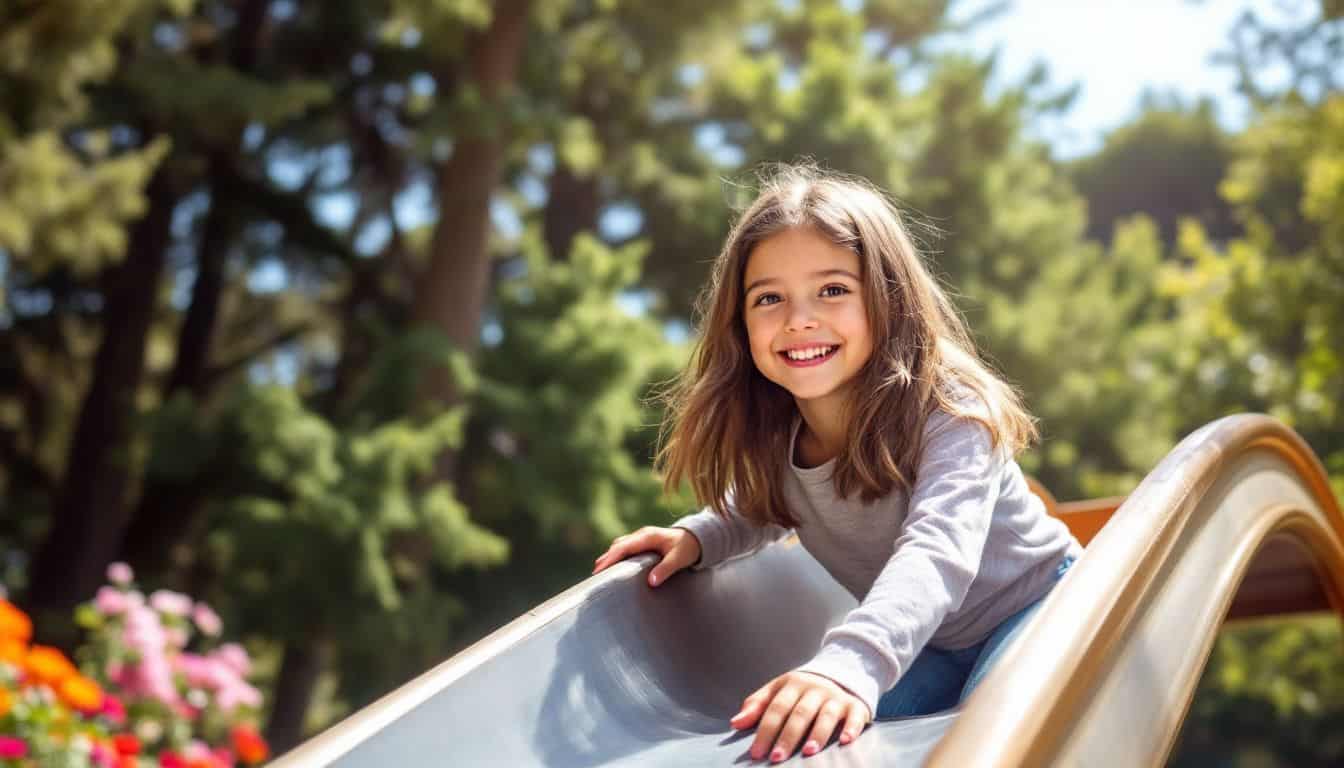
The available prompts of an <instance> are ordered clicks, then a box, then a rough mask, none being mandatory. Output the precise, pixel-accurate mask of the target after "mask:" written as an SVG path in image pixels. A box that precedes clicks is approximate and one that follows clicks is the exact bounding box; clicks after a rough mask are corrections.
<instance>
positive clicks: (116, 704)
mask: <svg viewBox="0 0 1344 768" xmlns="http://www.w3.org/2000/svg"><path fill="white" fill-rule="evenodd" d="M117 673H118V676H119V675H120V673H121V669H120V667H118V669H117ZM108 676H109V677H111V676H112V674H111V668H109V669H108ZM100 714H102V716H103V717H106V718H107V721H108V722H109V723H111V724H113V725H117V726H120V725H124V724H125V723H126V706H125V705H123V704H122V703H121V699H118V698H117V697H116V696H113V695H112V694H110V693H104V694H103V708H102V710H101V712H100Z"/></svg>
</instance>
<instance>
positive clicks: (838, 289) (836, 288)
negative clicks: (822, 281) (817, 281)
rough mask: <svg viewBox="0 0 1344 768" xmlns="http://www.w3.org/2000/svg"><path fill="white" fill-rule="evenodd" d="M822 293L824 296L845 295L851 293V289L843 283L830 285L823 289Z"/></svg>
mask: <svg viewBox="0 0 1344 768" xmlns="http://www.w3.org/2000/svg"><path fill="white" fill-rule="evenodd" d="M821 293H822V295H824V296H843V295H845V294H846V293H849V289H848V288H846V287H845V286H843V285H828V286H826V287H825V288H822V289H821Z"/></svg>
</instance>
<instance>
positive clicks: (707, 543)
mask: <svg viewBox="0 0 1344 768" xmlns="http://www.w3.org/2000/svg"><path fill="white" fill-rule="evenodd" d="M800 424H801V419H796V420H795V422H794V425H793V432H792V436H791V438H790V440H789V446H790V450H789V457H788V459H787V460H788V462H789V463H788V469H787V470H786V471H785V472H784V473H783V478H784V483H785V486H784V496H785V499H786V500H787V503H788V504H789V507H790V510H791V511H792V512H793V513H794V515H795V516H796V517H797V518H798V520H799V521H800V523H801V524H800V525H799V526H798V528H797V533H798V539H799V541H801V542H802V544H803V546H804V547H805V548H806V549H807V551H808V553H809V554H811V555H812V556H813V557H814V558H816V560H817V561H818V562H819V563H821V565H822V566H823V567H825V569H826V570H827V572H829V573H830V574H831V576H832V577H833V578H835V580H836V581H838V582H839V583H840V584H841V585H843V586H844V587H845V588H846V589H848V590H849V591H850V593H851V594H853V595H854V597H855V599H857V600H859V606H858V607H856V608H855V609H854V610H852V611H850V612H849V613H848V614H847V615H846V616H845V619H844V621H843V622H841V623H840V624H838V625H836V626H835V627H832V628H831V629H830V630H829V631H828V632H827V633H826V634H825V636H824V637H823V638H822V645H821V649H820V650H819V651H818V653H817V655H816V656H815V657H813V658H812V660H811V661H808V662H807V663H806V664H804V665H802V666H801V667H799V670H800V671H806V672H813V673H816V674H820V675H824V676H825V677H828V678H830V679H832V680H834V681H835V682H837V683H839V684H840V685H841V686H843V687H844V688H845V689H847V690H848V691H850V692H851V693H853V694H854V695H855V696H857V697H858V698H860V699H862V700H863V702H864V703H865V704H867V705H868V712H869V714H870V715H871V714H873V713H875V712H876V711H877V700H878V698H879V697H880V696H881V695H882V693H883V692H885V691H887V690H888V689H890V688H891V687H892V686H894V685H895V684H896V681H897V680H899V679H900V677H901V675H902V674H903V673H904V672H905V670H907V669H909V667H910V664H911V663H912V662H913V661H914V660H915V657H916V656H917V655H918V654H919V652H920V651H921V650H923V648H924V646H925V645H926V644H932V645H933V646H935V647H938V648H948V649H955V648H965V647H968V646H971V645H974V644H975V643H977V642H979V641H981V640H983V639H984V638H986V637H988V636H989V634H990V633H991V632H992V631H993V630H994V628H995V627H997V626H998V625H999V623H1000V622H1002V621H1003V620H1004V619H1006V618H1008V617H1009V616H1011V615H1013V614H1014V613H1016V612H1017V611H1019V610H1021V609H1022V608H1024V607H1026V606H1027V605H1029V604H1030V603H1032V602H1034V601H1035V600H1037V599H1039V598H1040V597H1041V596H1043V595H1044V594H1045V593H1046V592H1047V591H1049V588H1050V586H1051V585H1052V584H1053V582H1054V576H1055V569H1056V567H1057V566H1058V564H1059V563H1060V561H1061V560H1062V559H1063V558H1064V557H1065V556H1067V555H1073V556H1075V557H1077V556H1079V555H1081V554H1082V546H1081V545H1080V544H1079V543H1078V541H1077V539H1075V538H1074V537H1073V535H1072V534H1071V533H1070V532H1069V530H1068V528H1067V527H1066V526H1065V525H1064V523H1062V522H1061V521H1059V520H1058V519H1055V518H1053V517H1051V516H1050V515H1049V514H1047V513H1046V511H1045V505H1044V504H1043V503H1042V502H1041V500H1040V499H1039V498H1037V497H1036V496H1035V494H1033V493H1031V491H1030V490H1029V489H1028V488H1027V483H1026V479H1025V478H1024V477H1023V475H1022V470H1021V468H1020V467H1019V466H1018V464H1017V462H1016V461H1015V460H1013V459H1012V458H1011V456H1009V455H1008V454H1007V452H1006V451H1004V450H1002V449H1001V448H1000V449H995V450H991V447H990V434H989V431H988V430H987V429H986V428H985V426H984V425H983V424H981V423H980V422H978V421H975V420H972V419H968V418H964V417H956V418H954V417H952V416H951V415H949V414H948V413H946V412H944V411H941V410H939V411H935V412H934V413H933V414H931V415H930V417H929V418H928V420H927V423H926V425H925V447H924V451H923V454H922V457H921V460H920V462H919V468H918V470H917V472H916V474H915V478H914V486H913V488H912V490H911V491H909V492H907V491H905V490H903V489H901V488H899V487H897V488H895V489H894V490H893V491H892V492H891V493H889V494H888V495H887V496H885V497H882V498H879V499H876V500H874V501H872V502H870V503H867V504H865V503H863V502H862V501H860V499H859V497H858V494H854V495H853V496H851V498H849V499H841V498H839V497H838V496H837V495H836V492H835V486H834V484H833V483H832V482H831V479H830V478H831V472H832V470H833V469H834V466H835V460H834V459H832V460H830V461H828V462H826V463H825V464H822V465H821V466H818V467H812V468H804V467H799V466H797V465H796V464H795V463H794V462H793V460H792V457H793V452H794V448H793V446H794V442H795V441H796V440H797V435H798V428H799V426H800ZM729 506H730V517H729V519H728V520H724V519H723V518H721V517H719V516H718V515H716V514H715V513H714V512H713V511H712V510H710V509H709V508H706V509H705V510H704V511H702V512H698V513H696V514H693V515H688V516H686V517H683V518H681V519H679V520H677V521H676V522H675V523H673V526H675V527H681V528H685V529H687V530H689V531H690V532H691V533H693V534H695V537H696V538H697V539H698V540H699V541H700V561H699V562H698V563H696V564H695V565H694V566H692V569H693V570H701V569H704V568H712V567H714V566H716V565H718V564H720V563H722V562H724V561H725V560H729V559H732V558H734V557H738V556H743V555H746V554H749V553H752V552H755V551H756V550H758V549H760V548H761V547H763V546H765V545H766V544H769V543H771V542H773V541H775V540H777V539H780V538H783V537H784V536H786V535H788V533H789V530H788V529H786V528H783V527H781V526H779V525H775V524H767V525H764V526H759V525H757V524H755V523H752V522H750V521H748V520H746V519H745V518H743V517H741V516H739V515H738V514H737V513H736V512H735V511H733V510H732V508H731V503H730V505H729Z"/></svg>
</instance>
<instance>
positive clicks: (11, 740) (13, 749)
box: [0, 736, 28, 760]
mask: <svg viewBox="0 0 1344 768" xmlns="http://www.w3.org/2000/svg"><path fill="white" fill-rule="evenodd" d="M27 755H28V743H27V742H25V741H24V740H23V739H17V738H15V737H13V736H0V759H5V760H18V759H19V758H21V757H26V756H27Z"/></svg>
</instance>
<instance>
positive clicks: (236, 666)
mask: <svg viewBox="0 0 1344 768" xmlns="http://www.w3.org/2000/svg"><path fill="white" fill-rule="evenodd" d="M211 656H212V657H213V658H216V659H219V660H220V661H222V662H224V663H225V664H227V665H228V666H229V668H230V669H232V670H233V671H234V672H237V673H238V674H239V675H241V676H243V677H247V673H248V672H250V671H252V661H251V659H249V658H248V657H247V651H245V650H243V646H241V645H239V644H237V643H225V644H223V645H221V646H219V649H218V650H216V651H215V652H214V653H213V654H211Z"/></svg>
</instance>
